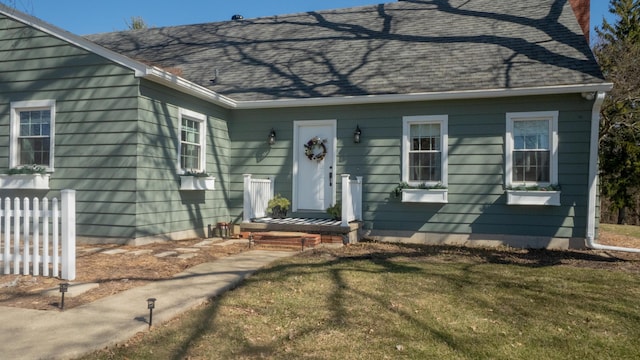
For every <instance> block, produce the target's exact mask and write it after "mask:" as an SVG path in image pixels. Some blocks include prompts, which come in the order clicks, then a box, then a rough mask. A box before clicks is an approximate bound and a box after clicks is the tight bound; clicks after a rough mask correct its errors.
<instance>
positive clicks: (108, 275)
mask: <svg viewBox="0 0 640 360" xmlns="http://www.w3.org/2000/svg"><path fill="white" fill-rule="evenodd" d="M200 241H201V240H192V241H181V242H169V243H161V244H152V245H146V246H139V247H131V246H117V245H100V246H95V245H81V246H78V248H77V254H78V256H77V270H76V273H77V277H76V280H74V281H73V282H74V283H98V284H99V287H97V288H95V289H92V290H90V291H88V292H86V293H85V294H83V295H80V296H76V297H65V309H68V308H72V307H76V306H79V305H82V304H85V303H89V302H92V301H95V300H97V299H100V298H103V297H105V296H109V295H113V294H116V293H118V292H121V291H124V290H127V289H130V288H133V287H136V286H141V285H144V284H147V283H149V282H151V281H158V280H163V279H168V278H171V277H172V276H173V275H175V274H178V273H180V272H182V271H184V270H185V269H188V268H190V267H192V266H195V265H197V264H200V263H203V262H210V261H214V260H215V259H218V258H221V257H224V256H228V255H231V254H236V253H239V252H242V251H247V250H249V246H248V243H240V244H232V245H226V246H206V247H200V248H199V249H200V250H199V251H196V252H193V254H195V255H194V256H193V257H187V258H180V257H178V256H175V255H172V256H167V257H157V256H155V255H157V254H160V253H162V252H167V251H173V252H177V255H180V254H189V252H185V251H181V250H180V249H184V248H194V247H195V245H196V244H197V243H199V242H200ZM599 242H600V243H602V244H607V245H614V246H622V247H632V248H640V239H637V238H633V237H628V236H623V235H616V234H611V233H606V232H603V233H601V235H600V239H599ZM96 248H100V251H95V252H94V251H91V250H92V249H96ZM258 248H259V247H258ZM116 249H118V250H124V251H125V252H122V253H118V254H111V255H108V254H105V253H104V251H105V250H116ZM137 250H148V253H143V254H138V255H134V254H132V252H133V251H137ZM332 253H335V254H336V255H338V256H359V257H360V256H364V257H368V258H371V259H373V260H375V259H376V258H385V257H391V256H393V257H407V258H411V259H412V260H416V259H419V258H425V259H427V258H429V261H434V260H435V259H433V257H431V256H430V255H438V257H437V261H469V262H482V261H484V262H492V263H505V264H518V265H522V266H574V267H588V268H597V269H608V270H612V271H628V272H635V273H639V274H640V254H636V253H627V252H615V251H593V250H585V251H575V250H572V251H547V250H522V249H506V248H498V249H477V248H460V247H447V246H434V247H423V246H398V245H393V244H382V243H363V244H360V245H357V246H348V247H344V248H341V249H337V250H335V251H332ZM61 282H63V281H62V280H60V279H58V278H45V277H34V276H23V275H0V306H12V307H19V308H27V309H39V310H54V311H55V310H58V307H59V301H60V297H59V296H55V297H54V296H44V295H43V291H45V290H47V289H51V288H57V287H58V286H59V284H60V283H61Z"/></svg>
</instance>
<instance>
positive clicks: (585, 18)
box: [569, 0, 604, 42]
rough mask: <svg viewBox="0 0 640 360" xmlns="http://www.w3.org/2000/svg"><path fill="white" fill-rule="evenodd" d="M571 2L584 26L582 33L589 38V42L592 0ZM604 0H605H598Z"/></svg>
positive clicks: (580, 22) (581, 24) (581, 25)
mask: <svg viewBox="0 0 640 360" xmlns="http://www.w3.org/2000/svg"><path fill="white" fill-rule="evenodd" d="M569 1H570V2H571V7H572V8H573V12H574V13H575V14H576V18H577V19H578V23H579V24H580V27H581V28H582V33H584V37H586V38H587V42H589V24H590V21H591V1H590V0H569ZM598 1H604V0H598Z"/></svg>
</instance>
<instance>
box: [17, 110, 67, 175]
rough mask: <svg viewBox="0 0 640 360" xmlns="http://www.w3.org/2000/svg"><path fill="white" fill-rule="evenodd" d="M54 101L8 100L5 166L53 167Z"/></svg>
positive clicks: (50, 168) (51, 168)
mask: <svg viewBox="0 0 640 360" xmlns="http://www.w3.org/2000/svg"><path fill="white" fill-rule="evenodd" d="M55 109H56V103H55V101H54V100H35V101H17V102H12V103H11V140H10V141H11V145H10V157H9V167H11V168H15V167H21V166H25V165H39V166H44V167H46V168H47V169H49V170H53V147H54V124H55V113H56V110H55Z"/></svg>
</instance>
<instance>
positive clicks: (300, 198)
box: [293, 120, 336, 211]
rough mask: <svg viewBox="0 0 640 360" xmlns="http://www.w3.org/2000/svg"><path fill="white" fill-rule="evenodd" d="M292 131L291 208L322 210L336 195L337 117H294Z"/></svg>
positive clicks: (296, 209)
mask: <svg viewBox="0 0 640 360" xmlns="http://www.w3.org/2000/svg"><path fill="white" fill-rule="evenodd" d="M293 133H294V139H293V211H325V210H326V209H327V208H328V207H329V206H331V205H333V202H334V198H335V182H336V173H335V159H336V121H335V120H309V121H295V122H294V123H293ZM305 145H306V146H305Z"/></svg>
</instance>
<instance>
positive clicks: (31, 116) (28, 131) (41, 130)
mask: <svg viewBox="0 0 640 360" xmlns="http://www.w3.org/2000/svg"><path fill="white" fill-rule="evenodd" d="M50 123H51V111H50V110H34V111H21V112H20V136H49V124H50Z"/></svg>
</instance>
